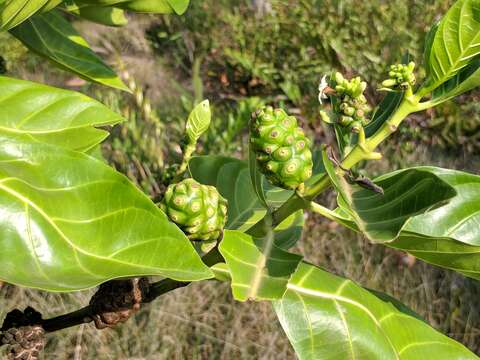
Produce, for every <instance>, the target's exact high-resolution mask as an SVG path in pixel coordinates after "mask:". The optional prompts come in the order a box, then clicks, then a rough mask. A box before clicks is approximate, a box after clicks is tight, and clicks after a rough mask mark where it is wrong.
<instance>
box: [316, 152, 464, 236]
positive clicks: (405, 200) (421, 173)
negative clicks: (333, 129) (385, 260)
mask: <svg viewBox="0 0 480 360" xmlns="http://www.w3.org/2000/svg"><path fill="white" fill-rule="evenodd" d="M324 162H325V168H326V170H327V173H328V175H329V176H330V178H331V180H332V183H333V185H334V187H335V188H336V190H337V191H338V192H339V197H338V204H339V206H340V208H342V210H344V211H345V212H346V213H348V214H349V215H350V216H351V217H352V220H353V221H354V222H355V223H356V225H357V227H358V228H359V229H360V230H361V232H362V233H363V234H365V235H366V236H367V237H368V239H369V240H371V241H373V242H380V243H385V242H390V241H393V240H394V239H395V238H396V237H397V236H398V235H399V233H400V231H401V230H402V229H403V228H404V226H405V224H406V223H407V221H408V220H410V219H411V218H413V217H414V216H416V215H419V214H422V213H425V212H427V211H429V210H431V209H432V208H433V207H434V206H439V205H440V204H441V203H443V202H445V201H447V200H449V199H451V198H453V197H454V196H455V195H456V194H457V193H456V191H455V189H454V188H453V187H452V186H450V185H449V184H448V183H446V182H445V181H443V180H442V179H440V178H439V177H437V176H436V175H435V174H434V173H432V172H431V171H425V170H421V169H418V168H416V169H406V170H402V171H398V172H396V173H395V174H394V175H391V176H388V177H386V178H377V179H375V184H376V185H378V186H380V187H381V188H383V190H384V194H383V195H382V194H378V193H374V192H373V191H371V190H367V189H364V188H362V187H360V186H357V185H351V184H349V183H348V182H347V181H346V180H345V179H344V178H343V177H341V176H339V175H338V174H337V173H336V171H335V168H334V167H333V164H332V163H331V161H330V160H329V159H328V158H327V155H326V153H324Z"/></svg>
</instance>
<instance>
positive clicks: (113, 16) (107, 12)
mask: <svg viewBox="0 0 480 360" xmlns="http://www.w3.org/2000/svg"><path fill="white" fill-rule="evenodd" d="M65 10H66V11H68V12H70V13H71V14H74V15H76V16H78V17H80V18H82V19H85V20H89V21H93V22H96V23H98V24H102V25H106V26H124V25H126V24H127V23H128V20H127V18H126V16H125V12H124V11H123V10H122V9H119V8H116V7H110V6H104V7H99V6H80V5H77V4H76V3H75V2H74V1H68V2H66V5H65Z"/></svg>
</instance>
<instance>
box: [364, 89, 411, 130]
mask: <svg viewBox="0 0 480 360" xmlns="http://www.w3.org/2000/svg"><path fill="white" fill-rule="evenodd" d="M402 100H403V92H400V91H397V92H389V93H387V95H385V97H384V98H383V100H382V101H381V102H380V104H379V105H378V107H377V109H376V110H375V112H374V114H373V116H372V120H371V121H370V122H369V123H368V124H367V126H366V127H365V135H366V136H367V137H370V136H372V135H373V134H375V132H376V131H377V130H378V129H380V127H381V126H382V125H383V124H384V123H385V121H387V120H388V119H389V118H390V116H392V114H393V113H394V112H395V110H397V108H398V107H399V106H400V103H401V102H402Z"/></svg>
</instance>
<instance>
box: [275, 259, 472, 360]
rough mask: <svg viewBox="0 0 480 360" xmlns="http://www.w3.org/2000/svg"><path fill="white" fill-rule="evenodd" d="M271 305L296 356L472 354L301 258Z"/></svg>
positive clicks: (420, 358) (416, 358)
mask: <svg viewBox="0 0 480 360" xmlns="http://www.w3.org/2000/svg"><path fill="white" fill-rule="evenodd" d="M274 308H275V311H276V313H277V315H278V318H279V320H280V323H281V324H282V327H283V329H284V330H285V332H286V334H287V336H288V338H289V340H290V342H291V343H292V345H293V347H294V349H295V351H296V353H297V356H298V357H299V359H301V360H313V359H322V360H327V359H331V360H337V359H362V360H390V359H392V360H394V359H396V360H399V359H401V360H425V359H431V358H432V357H434V358H435V359H437V360H453V359H455V360H460V359H462V360H467V359H468V360H473V359H477V360H478V359H479V358H478V357H477V356H475V355H474V354H473V353H471V352H470V351H469V350H468V349H467V348H465V347H464V346H463V345H461V344H460V343H457V342H455V341H454V340H452V339H450V338H448V337H446V336H445V335H443V334H441V333H439V332H437V331H436V330H434V329H433V328H431V327H430V326H429V325H428V324H426V323H425V322H423V321H422V320H420V319H419V318H418V317H417V316H415V315H414V314H413V312H412V311H411V310H408V309H406V307H405V306H401V305H399V303H398V302H397V301H395V300H393V299H391V298H389V297H388V296H385V295H383V296H377V294H376V293H375V292H372V291H368V290H366V289H363V288H362V287H360V286H358V285H357V284H355V283H353V282H352V281H350V280H346V279H343V278H340V277H338V276H335V275H332V274H329V273H327V272H325V271H323V270H321V269H319V268H316V267H315V266H313V265H309V264H305V263H301V264H300V265H299V267H298V270H297V271H296V272H295V274H294V275H293V276H292V279H291V280H290V282H289V283H288V285H287V291H286V293H285V295H284V296H283V298H282V299H281V300H279V301H275V302H274Z"/></svg>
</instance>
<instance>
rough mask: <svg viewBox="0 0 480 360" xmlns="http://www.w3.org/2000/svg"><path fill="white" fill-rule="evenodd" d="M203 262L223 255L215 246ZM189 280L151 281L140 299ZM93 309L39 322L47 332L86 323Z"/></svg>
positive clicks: (211, 262) (216, 260)
mask: <svg viewBox="0 0 480 360" xmlns="http://www.w3.org/2000/svg"><path fill="white" fill-rule="evenodd" d="M202 259H203V262H204V263H205V265H207V266H213V265H215V264H217V263H219V262H222V261H223V257H222V255H221V254H220V252H219V251H218V248H217V247H215V248H214V249H213V250H212V251H210V252H209V253H208V254H206V255H205V256H204V257H203V258H202ZM189 284H190V282H182V281H176V280H172V279H163V280H160V281H158V282H155V283H151V284H149V286H148V293H147V296H146V297H145V298H144V299H142V303H145V304H148V303H150V302H152V301H153V300H155V299H156V298H158V297H159V296H162V295H164V294H166V293H168V292H170V291H173V290H175V289H179V288H182V287H185V286H187V285H189ZM94 315H95V314H94V311H93V308H92V306H90V305H88V306H85V307H84V308H81V309H79V310H76V311H73V312H70V313H67V314H64V315H60V316H56V317H54V318H51V319H44V320H41V323H40V324H37V325H41V326H42V327H43V329H44V330H45V332H47V333H51V332H55V331H58V330H63V329H67V328H70V327H73V326H77V325H81V324H87V323H90V322H92V321H93V316H94Z"/></svg>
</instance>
